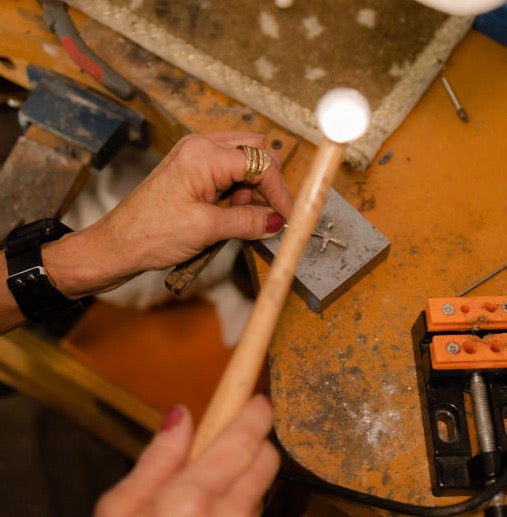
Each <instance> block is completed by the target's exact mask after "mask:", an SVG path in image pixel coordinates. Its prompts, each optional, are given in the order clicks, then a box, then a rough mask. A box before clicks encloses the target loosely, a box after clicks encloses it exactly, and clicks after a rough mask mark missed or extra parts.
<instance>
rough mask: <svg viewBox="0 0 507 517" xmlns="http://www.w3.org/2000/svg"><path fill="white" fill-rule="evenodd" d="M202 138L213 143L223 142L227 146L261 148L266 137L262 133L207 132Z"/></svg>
mask: <svg viewBox="0 0 507 517" xmlns="http://www.w3.org/2000/svg"><path fill="white" fill-rule="evenodd" d="M204 136H206V137H208V138H210V139H211V140H214V141H215V142H224V143H228V144H229V145H234V146H236V145H238V144H240V143H243V144H246V145H255V146H257V147H260V146H262V144H263V142H264V140H265V138H266V136H265V135H264V134H262V133H256V132H254V131H209V132H207V133H204Z"/></svg>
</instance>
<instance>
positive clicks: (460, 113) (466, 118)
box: [442, 77, 470, 122]
mask: <svg viewBox="0 0 507 517" xmlns="http://www.w3.org/2000/svg"><path fill="white" fill-rule="evenodd" d="M442 84H443V85H444V88H445V90H446V91H447V93H448V94H449V97H450V98H451V101H452V103H453V104H454V107H455V108H456V113H457V114H458V117H459V118H460V119H461V120H462V121H463V122H468V121H469V120H470V118H469V116H468V113H467V112H466V111H465V109H464V108H463V106H462V105H461V104H460V102H459V100H458V98H457V97H456V94H455V93H454V90H453V89H452V88H451V85H450V84H449V81H447V79H446V78H445V77H442Z"/></svg>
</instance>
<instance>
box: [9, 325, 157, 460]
mask: <svg viewBox="0 0 507 517" xmlns="http://www.w3.org/2000/svg"><path fill="white" fill-rule="evenodd" d="M44 346H45V345H44V344H43V347H44ZM47 351H48V349H47V348H43V349H42V353H43V354H44V353H46V352H47ZM33 352H34V351H33V349H30V348H29V347H28V348H25V346H23V345H20V344H19V343H17V342H16V341H15V340H11V339H10V338H9V335H7V336H0V380H2V381H3V382H5V383H7V384H8V385H10V386H12V387H14V388H16V389H17V390H19V391H20V392H21V393H24V394H26V395H27V396H30V397H32V398H34V399H36V400H38V401H40V402H41V403H43V404H47V405H49V406H51V407H54V408H56V409H58V410H60V411H62V412H64V413H65V414H66V415H68V416H69V417H70V418H72V419H73V420H75V421H76V422H77V423H78V424H79V425H82V426H83V427H84V428H85V429H88V430H89V431H90V432H91V433H93V434H94V435H96V436H97V437H99V438H101V439H102V440H104V441H105V442H106V443H108V444H109V445H110V446H111V447H114V448H115V449H117V450H119V451H120V452H122V453H124V454H126V455H128V456H130V457H132V458H136V457H137V456H138V455H139V453H140V452H141V450H142V449H143V448H144V447H145V445H146V444H147V442H148V441H149V439H150V437H151V432H149V430H145V429H142V428H140V427H139V426H137V425H134V421H133V420H129V419H127V418H125V417H124V416H123V415H122V414H121V413H119V412H118V411H117V410H116V408H115V407H114V405H107V404H104V403H103V402H102V401H101V400H100V399H97V398H95V397H94V396H93V395H92V394H91V393H90V391H89V390H88V389H87V388H86V389H83V388H82V387H81V386H80V385H79V383H76V382H74V381H73V380H71V379H69V378H66V376H61V375H59V374H58V373H57V372H56V371H55V369H53V368H52V367H51V365H49V363H50V362H51V361H49V362H48V360H41V358H42V356H41V355H40V354H34V353H33ZM134 402H135V401H134Z"/></svg>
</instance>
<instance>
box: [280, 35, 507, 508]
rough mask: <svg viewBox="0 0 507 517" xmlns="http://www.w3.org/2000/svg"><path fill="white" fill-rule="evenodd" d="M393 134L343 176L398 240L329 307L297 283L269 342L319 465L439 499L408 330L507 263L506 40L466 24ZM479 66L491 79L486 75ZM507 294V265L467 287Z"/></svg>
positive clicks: (292, 436)
mask: <svg viewBox="0 0 507 517" xmlns="http://www.w3.org/2000/svg"><path fill="white" fill-rule="evenodd" d="M446 74H447V77H448V78H449V81H450V82H451V84H454V85H455V89H456V91H457V92H459V96H460V97H461V101H462V103H463V104H464V106H465V107H466V110H467V111H468V113H469V115H470V122H469V123H468V124H464V123H463V122H461V121H460V119H459V118H458V116H457V115H456V113H455V111H454V109H453V107H452V105H451V103H450V101H449V98H448V96H447V94H446V93H445V90H444V89H443V87H442V85H441V83H440V82H439V81H436V82H435V83H434V84H433V85H432V86H431V88H430V89H429V91H428V92H427V94H426V95H425V96H424V97H423V99H422V100H421V102H420V103H419V104H418V105H417V107H416V109H415V110H414V112H413V113H412V114H411V115H410V116H409V117H408V118H407V120H406V121H405V122H404V124H403V125H402V126H401V127H400V129H399V130H398V131H397V132H396V133H395V134H394V135H392V137H391V138H390V139H389V140H388V141H387V142H386V143H385V145H384V147H383V148H382V150H381V153H380V154H379V156H382V154H383V153H387V152H389V151H390V152H392V153H393V154H392V158H391V160H390V161H389V162H388V163H387V164H384V165H380V164H378V163H375V164H374V165H373V166H372V167H371V169H370V170H369V171H368V172H367V173H366V174H357V173H356V174H350V173H343V174H340V176H339V179H338V182H337V185H336V188H337V190H338V191H339V192H341V193H342V194H343V195H344V196H345V197H346V198H347V199H348V200H349V201H350V202H351V203H352V204H353V205H354V206H356V207H358V208H360V209H361V211H362V212H363V215H365V216H366V217H367V218H368V219H369V220H370V221H371V222H372V223H373V224H374V225H375V226H376V227H377V228H379V229H380V230H382V232H383V233H384V234H385V235H386V236H387V237H388V238H389V239H390V240H391V243H392V244H391V251H390V253H389V256H388V257H387V258H386V260H385V261H384V262H382V263H381V264H380V265H378V266H377V267H376V268H375V269H374V270H373V272H372V273H370V274H369V275H367V276H366V277H365V278H363V279H362V280H361V281H360V282H359V283H357V284H356V285H355V286H354V287H352V288H351V289H350V290H349V291H348V292H346V293H345V294H344V295H342V296H341V297H340V298H339V299H338V300H337V301H336V302H335V303H333V304H332V305H331V306H330V307H329V308H328V309H326V310H325V311H324V312H323V314H322V316H320V317H319V316H318V315H314V314H311V313H310V311H309V309H308V308H307V307H305V305H304V303H303V302H302V301H301V300H300V299H299V298H298V297H296V296H291V297H290V298H289V301H288V305H287V307H286V309H285V311H284V312H283V316H282V318H281V321H280V324H279V327H278V330H277V334H276V337H275V339H274V343H273V346H272V349H271V374H272V376H271V381H272V397H273V400H274V404H275V408H277V421H276V430H277V433H278V436H279V438H280V440H281V442H282V443H283V445H284V447H285V448H286V449H287V450H288V451H290V453H291V455H292V456H293V457H294V458H295V459H296V460H297V461H299V462H300V463H301V464H302V465H304V466H305V467H307V468H309V469H310V470H311V471H313V472H314V473H316V474H318V475H320V476H322V477H323V478H325V479H327V480H329V481H332V482H335V483H339V484H342V485H345V486H348V487H352V488H356V489H360V490H363V491H371V492H373V493H375V494H377V495H381V496H388V497H394V498H396V499H398V500H402V501H409V502H413V503H417V502H420V503H421V502H425V503H426V504H428V503H433V504H442V503H443V502H445V501H447V502H449V500H448V499H446V498H444V500H443V501H442V500H441V499H436V498H432V497H431V495H430V489H429V485H430V483H429V472H428V465H427V462H426V455H425V445H424V436H423V426H422V421H421V413H420V407H419V396H418V392H417V380H416V372H415V370H414V361H413V353H412V343H411V337H410V330H411V326H412V324H413V322H414V320H415V319H416V317H417V316H418V314H419V312H420V311H421V310H422V309H423V308H424V306H425V304H426V300H427V298H429V297H434V296H451V295H455V294H456V293H458V292H460V291H461V290H463V289H465V288H466V287H467V286H468V285H470V284H472V283H473V282H474V281H475V280H478V279H480V278H481V277H483V276H485V275H486V274H487V273H488V272H490V271H492V270H494V269H495V268H497V267H498V266H500V265H501V264H504V263H505V262H507V232H506V231H505V227H506V224H507V174H506V170H505V165H504V163H503V162H504V156H505V141H504V139H505V132H506V130H507V104H506V103H505V92H506V91H507V47H502V46H501V45H499V44H497V43H495V42H493V41H492V40H488V39H487V38H485V37H483V36H482V35H480V34H478V33H475V32H472V33H471V34H470V35H468V36H467V37H466V38H465V40H464V42H463V43H462V44H461V45H460V46H459V48H458V49H457V51H456V52H455V54H454V55H453V58H452V59H451V61H450V63H449V65H448V66H447V68H446ZM484 78H489V80H487V81H485V80H484ZM486 294H491V295H507V271H503V273H501V274H500V275H498V276H497V277H495V278H493V279H492V280H490V281H489V282H488V283H486V284H484V285H483V286H481V288H479V289H477V290H475V291H473V292H471V293H470V295H486Z"/></svg>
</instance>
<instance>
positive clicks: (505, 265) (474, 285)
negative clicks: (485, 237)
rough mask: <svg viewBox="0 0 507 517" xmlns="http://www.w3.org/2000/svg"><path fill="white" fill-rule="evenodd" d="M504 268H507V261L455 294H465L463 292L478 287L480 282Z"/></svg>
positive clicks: (465, 292)
mask: <svg viewBox="0 0 507 517" xmlns="http://www.w3.org/2000/svg"><path fill="white" fill-rule="evenodd" d="M504 269H507V262H506V263H505V264H503V265H502V266H500V267H498V268H496V269H495V270H494V271H491V273H488V274H487V275H486V276H485V277H483V278H481V279H480V280H477V282H475V283H473V284H472V285H470V286H468V287H467V288H466V289H464V290H463V291H461V293H458V294H457V295H456V296H465V294H467V293H469V292H470V291H472V290H473V289H475V288H476V287H479V286H480V285H481V284H483V283H484V282H486V281H487V280H489V279H490V278H493V277H494V276H495V275H498V273H500V272H501V271H503V270H504Z"/></svg>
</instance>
